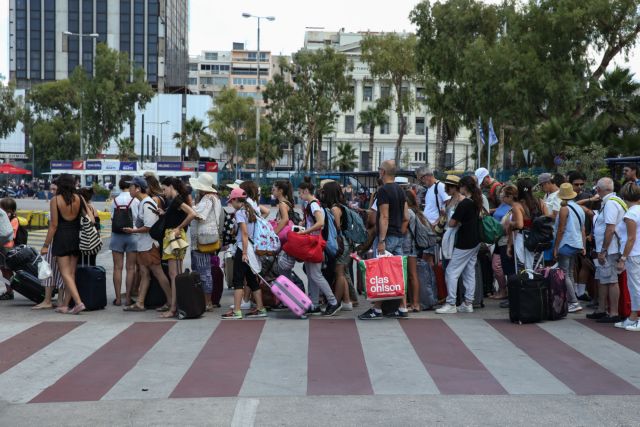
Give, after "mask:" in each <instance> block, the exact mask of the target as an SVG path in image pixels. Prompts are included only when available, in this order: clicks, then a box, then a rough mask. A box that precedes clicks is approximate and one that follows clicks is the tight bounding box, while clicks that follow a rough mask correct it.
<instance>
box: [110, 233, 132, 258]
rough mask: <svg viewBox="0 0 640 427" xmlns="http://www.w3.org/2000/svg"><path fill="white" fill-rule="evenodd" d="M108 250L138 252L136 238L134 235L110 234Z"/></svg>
mask: <svg viewBox="0 0 640 427" xmlns="http://www.w3.org/2000/svg"><path fill="white" fill-rule="evenodd" d="M109 249H111V251H112V252H120V253H126V252H138V236H136V235H135V234H126V233H112V234H111V242H110V243H109Z"/></svg>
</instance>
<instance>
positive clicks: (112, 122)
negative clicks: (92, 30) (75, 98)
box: [71, 43, 154, 156]
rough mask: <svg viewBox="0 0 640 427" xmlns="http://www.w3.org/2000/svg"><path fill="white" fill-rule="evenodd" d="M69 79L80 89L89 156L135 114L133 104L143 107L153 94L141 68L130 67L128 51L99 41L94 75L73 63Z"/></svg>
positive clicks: (99, 148) (117, 132)
mask: <svg viewBox="0 0 640 427" xmlns="http://www.w3.org/2000/svg"><path fill="white" fill-rule="evenodd" d="M71 81H72V83H73V84H74V85H75V86H76V87H77V88H78V89H79V91H80V93H81V97H80V98H81V100H82V126H83V133H84V138H85V142H86V151H87V153H88V154H89V155H90V156H93V155H96V154H98V153H100V152H102V151H103V150H105V149H106V148H107V147H108V146H109V143H110V141H111V140H112V139H113V138H115V137H117V136H119V135H120V134H122V130H123V128H124V124H125V123H127V122H130V121H131V118H132V117H135V109H136V106H138V107H139V108H141V109H142V108H144V106H145V105H146V104H147V103H148V102H149V101H150V100H151V98H152V97H153V95H154V92H153V89H152V88H151V86H150V85H149V84H148V83H147V82H146V81H145V78H144V70H142V69H141V68H134V67H133V65H132V64H131V62H130V61H129V54H128V53H127V52H118V51H116V50H114V49H111V48H109V47H108V46H107V45H105V44H103V43H99V44H98V46H97V48H96V57H95V76H93V77H91V76H87V73H86V72H84V71H83V70H82V68H81V67H77V68H76V69H75V70H74V72H73V74H72V76H71Z"/></svg>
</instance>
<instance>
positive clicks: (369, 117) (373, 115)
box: [358, 97, 391, 171]
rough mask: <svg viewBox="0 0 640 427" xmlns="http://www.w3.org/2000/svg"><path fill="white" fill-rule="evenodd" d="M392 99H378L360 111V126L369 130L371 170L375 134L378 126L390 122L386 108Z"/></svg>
mask: <svg viewBox="0 0 640 427" xmlns="http://www.w3.org/2000/svg"><path fill="white" fill-rule="evenodd" d="M390 103H391V101H390V99H389V98H388V97H385V98H380V99H378V100H376V105H375V106H373V107H371V106H370V107H367V109H366V110H363V111H360V123H358V128H362V130H365V128H366V129H367V130H368V131H369V165H368V166H369V170H370V171H372V170H373V150H374V148H373V137H374V135H375V131H376V126H385V125H388V124H389V116H388V115H387V112H386V110H387V109H388V108H389V105H390Z"/></svg>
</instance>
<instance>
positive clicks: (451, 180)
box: [444, 175, 460, 187]
mask: <svg viewBox="0 0 640 427" xmlns="http://www.w3.org/2000/svg"><path fill="white" fill-rule="evenodd" d="M444 183H445V184H447V185H453V186H455V187H460V177H459V176H457V175H447V177H446V178H445V180H444Z"/></svg>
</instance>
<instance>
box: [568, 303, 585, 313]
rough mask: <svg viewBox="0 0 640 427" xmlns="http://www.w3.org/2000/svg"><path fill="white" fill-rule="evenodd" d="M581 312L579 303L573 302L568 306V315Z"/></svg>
mask: <svg viewBox="0 0 640 427" xmlns="http://www.w3.org/2000/svg"><path fill="white" fill-rule="evenodd" d="M579 311H582V306H581V305H580V303H579V302H574V303H573V304H569V313H577V312H579Z"/></svg>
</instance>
